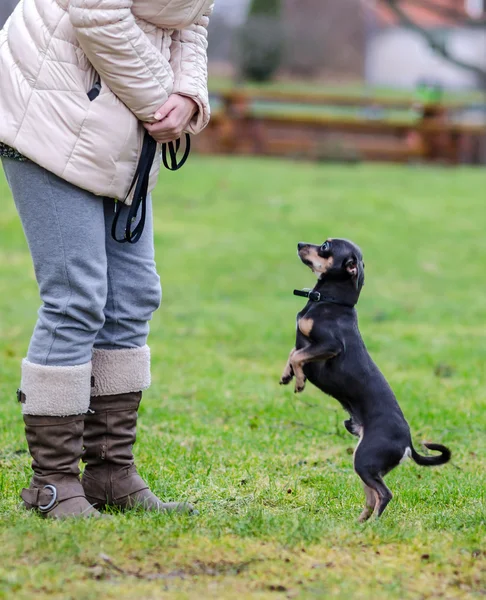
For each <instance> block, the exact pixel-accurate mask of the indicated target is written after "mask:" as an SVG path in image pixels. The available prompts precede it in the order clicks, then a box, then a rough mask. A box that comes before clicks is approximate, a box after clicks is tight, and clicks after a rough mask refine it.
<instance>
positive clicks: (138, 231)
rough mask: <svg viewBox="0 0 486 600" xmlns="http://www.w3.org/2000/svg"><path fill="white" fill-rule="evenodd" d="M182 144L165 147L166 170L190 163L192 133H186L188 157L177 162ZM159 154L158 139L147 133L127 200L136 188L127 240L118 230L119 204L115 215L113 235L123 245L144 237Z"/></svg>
mask: <svg viewBox="0 0 486 600" xmlns="http://www.w3.org/2000/svg"><path fill="white" fill-rule="evenodd" d="M180 145H181V142H180V140H177V141H176V143H175V147H174V142H168V143H167V144H162V162H163V163H164V167H165V168H166V169H169V171H177V170H178V169H180V168H181V167H183V166H184V164H185V163H186V161H187V158H188V156H189V153H190V151H191V141H190V138H189V134H187V133H186V149H185V151H184V155H183V157H182V158H181V160H180V161H179V162H177V151H178V150H179V148H180ZM167 147H168V149H169V154H170V164H169V163H168V161H167ZM156 151H157V142H156V141H155V140H154V138H153V137H152V136H151V135H150V134H149V133H148V131H146V132H145V136H144V139H143V146H142V152H141V154H140V160H139V161H138V165H137V169H136V171H135V175H134V177H133V180H132V183H131V184H130V188H129V190H128V194H127V196H126V198H125V200H126V199H127V198H128V196H129V195H130V193H131V192H132V190H133V188H135V191H134V193H133V200H132V204H131V205H130V208H129V211H128V215H127V220H126V223H125V230H124V235H123V237H120V238H119V237H117V234H116V229H117V225H118V219H119V218H120V214H121V212H122V211H121V210H119V209H118V203H116V204H115V216H114V218H113V223H112V225H111V236H112V238H113V239H114V240H115V241H116V242H119V243H120V244H124V243H125V242H128V243H129V244H136V243H137V242H138V240H139V239H140V238H141V236H142V233H143V229H144V226H145V218H146V216H147V195H148V186H149V179H150V171H151V169H152V165H153V163H154V159H155V153H156ZM140 207H141V215H140V220H139V222H138V223H137V224H136V225H135V226H134V223H135V222H136V219H137V215H138V211H139V208H140Z"/></svg>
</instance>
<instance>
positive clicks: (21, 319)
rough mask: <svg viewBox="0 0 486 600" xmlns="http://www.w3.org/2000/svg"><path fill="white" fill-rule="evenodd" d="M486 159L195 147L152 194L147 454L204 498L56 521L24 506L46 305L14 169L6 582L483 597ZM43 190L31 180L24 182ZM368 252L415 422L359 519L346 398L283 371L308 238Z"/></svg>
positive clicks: (366, 324)
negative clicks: (354, 157)
mask: <svg viewBox="0 0 486 600" xmlns="http://www.w3.org/2000/svg"><path fill="white" fill-rule="evenodd" d="M485 190H486V171H485V170H482V171H481V170H472V169H466V168H464V169H457V170H447V169H444V168H440V167H430V168H429V167H427V168H425V167H424V168H419V167H402V166H382V165H358V166H339V165H325V164H320V165H311V164H305V163H291V162H279V161H265V160H260V159H259V160H257V159H239V158H201V157H192V158H191V160H190V164H188V166H187V167H185V168H184V169H183V170H182V171H181V172H179V173H177V174H173V173H163V174H162V177H161V180H160V184H159V186H158V188H157V191H156V193H155V205H156V209H155V210H156V216H155V219H156V222H155V231H156V233H155V235H156V245H157V263H158V268H159V271H160V274H161V277H162V282H163V286H164V301H163V305H162V308H161V309H160V310H159V311H158V313H157V314H156V316H155V318H154V320H153V322H152V333H151V340H150V345H151V348H152V354H153V386H152V388H151V389H150V390H149V391H148V392H147V393H146V394H145V396H144V401H143V405H142V409H141V417H140V428H139V442H138V443H137V445H136V447H135V449H136V455H137V459H138V463H139V467H140V471H141V472H142V474H143V475H144V476H145V477H146V478H147V480H148V481H149V482H150V484H151V486H152V487H153V489H154V491H156V492H157V493H158V494H159V495H160V496H161V497H163V498H164V499H166V500H173V499H188V500H190V501H193V502H195V503H196V504H197V507H198V509H199V511H200V515H199V516H197V517H187V516H186V517H185V516H177V517H174V516H167V515H144V514H140V513H137V512H128V513H125V514H119V513H115V514H114V516H113V518H112V519H111V520H109V521H104V522H80V521H78V522H47V521H44V520H42V519H40V518H38V517H37V516H35V515H32V514H27V513H26V512H24V511H23V510H22V509H21V508H20V506H19V492H20V490H21V488H22V487H23V486H25V485H27V483H28V479H29V475H30V469H29V457H28V455H27V453H26V444H25V441H24V438H23V432H22V420H21V415H20V411H19V408H18V406H17V404H16V401H15V390H16V388H17V386H18V381H19V363H20V360H21V358H22V357H23V356H24V355H25V352H26V349H27V344H28V340H29V336H30V333H31V330H32V328H33V326H34V322H35V318H36V310H37V308H38V296H37V289H36V284H35V280H34V276H33V270H32V267H31V264H30V258H29V254H28V251H27V247H26V244H25V241H24V238H23V234H22V230H21V227H20V225H19V222H18V219H17V217H16V213H15V210H14V206H13V202H12V201H11V199H10V197H9V193H8V189H7V186H6V184H5V182H4V180H3V176H0V201H1V203H2V210H1V211H0V234H1V235H0V331H1V332H2V336H1V339H0V356H1V360H0V397H1V400H2V401H1V404H0V410H1V418H0V440H1V445H0V493H1V498H2V502H1V508H0V589H1V590H2V591H0V597H2V598H9V599H10V598H15V599H23V598H25V599H27V598H29V599H31V598H33V597H35V598H36V599H37V600H43V599H47V598H49V599H51V598H58V599H62V600H66V599H73V600H74V599H76V600H84V599H86V600H90V599H92V598H103V599H109V600H111V599H116V600H125V599H133V598H142V599H144V600H152V599H166V598H167V599H169V598H170V599H175V600H179V599H180V600H182V599H188V600H200V599H206V598H216V599H219V598H221V599H228V600H229V599H233V598H258V599H262V600H266V599H278V598H306V599H307V598H327V597H333V598H341V599H343V600H344V599H346V600H348V599H350V598H353V599H354V598H358V599H361V598H363V599H373V600H377V599H387V600H389V599H390V598H392V599H400V600H402V599H417V598H445V599H455V598H483V597H484V596H485V595H486V497H485V495H486V469H485V467H486V457H485V451H486V410H485V408H486V369H485V362H486V302H485V264H486V235H485V232H486V205H485V201H486V193H485ZM32 201H35V198H33V199H32ZM327 236H330V237H349V238H351V239H353V240H354V241H356V242H357V243H358V244H359V245H360V246H361V247H362V249H363V252H364V255H365V262H366V277H367V279H366V285H365V287H364V289H363V293H362V297H361V300H360V303H359V316H360V327H361V332H362V334H363V337H364V339H365V341H366V343H367V345H368V348H369V350H370V352H371V354H372V355H373V357H374V359H375V360H376V362H377V363H378V365H379V366H380V367H381V369H382V371H383V372H384V374H385V376H386V377H387V378H388V380H389V382H390V383H391V385H392V387H393V388H394V390H395V392H396V394H397V396H398V398H399V401H400V402H401V405H402V408H403V410H404V412H405V415H406V416H407V418H408V420H409V422H410V424H411V427H412V431H413V435H414V440H415V445H416V447H418V448H420V441H421V440H432V441H437V442H440V443H444V444H446V445H448V446H450V448H451V449H452V452H453V459H452V463H450V464H448V465H445V466H443V467H440V468H437V469H426V468H424V467H419V466H418V465H415V464H414V463H412V462H408V463H406V464H405V465H402V466H401V467H400V468H398V469H396V470H395V471H394V472H393V473H392V474H390V475H389V476H388V477H387V483H388V485H389V487H390V488H391V489H392V491H393V492H394V499H393V501H392V502H391V503H390V505H389V507H388V509H387V511H386V512H385V514H384V516H383V518H382V519H381V520H380V521H372V522H368V523H366V524H358V522H357V518H358V516H359V514H360V512H361V508H362V505H363V499H364V498H363V492H362V488H361V485H360V482H359V480H358V478H357V476H356V475H355V474H354V472H353V469H352V456H351V454H352V448H353V447H354V439H353V438H352V437H351V436H350V435H349V434H347V432H346V431H345V430H344V427H343V426H342V421H343V419H344V417H345V415H344V413H343V411H342V410H341V408H340V407H339V406H338V404H337V403H336V402H335V401H334V400H332V399H331V398H329V397H325V396H324V395H322V394H321V393H320V392H318V391H317V390H316V389H313V388H312V387H311V386H310V385H308V386H307V388H306V390H305V392H304V393H303V394H302V395H300V396H296V395H294V394H293V392H292V390H291V389H290V387H289V388H282V387H280V386H279V385H278V380H279V377H280V374H281V371H282V369H283V366H284V364H285V361H286V358H287V355H288V352H289V349H290V348H291V346H292V344H293V336H294V318H295V314H296V312H297V311H298V310H299V309H300V308H301V306H302V305H303V304H302V303H303V300H302V299H300V298H296V297H294V296H293V295H292V290H293V289H294V288H295V287H305V286H310V285H312V284H313V279H312V275H311V273H310V271H308V270H307V269H306V268H305V267H304V266H303V265H302V264H301V263H300V261H298V259H297V256H296V243H297V241H299V240H306V241H312V242H319V241H323V240H324V239H325V238H326V237H327Z"/></svg>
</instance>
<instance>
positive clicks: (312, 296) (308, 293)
mask: <svg viewBox="0 0 486 600" xmlns="http://www.w3.org/2000/svg"><path fill="white" fill-rule="evenodd" d="M294 296H302V298H309V300H310V301H311V302H329V303H330V304H339V305H340V306H348V307H349V308H354V304H348V303H347V302H341V301H339V300H336V298H332V297H331V296H323V295H322V294H321V292H316V291H314V290H306V289H304V290H294Z"/></svg>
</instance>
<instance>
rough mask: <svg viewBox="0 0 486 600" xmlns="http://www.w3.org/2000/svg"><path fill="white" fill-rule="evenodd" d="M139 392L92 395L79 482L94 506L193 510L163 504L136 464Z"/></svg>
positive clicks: (183, 504)
mask: <svg viewBox="0 0 486 600" xmlns="http://www.w3.org/2000/svg"><path fill="white" fill-rule="evenodd" d="M141 399H142V392H130V393H126V394H115V395H109V396H92V398H91V405H90V410H89V411H88V413H87V414H86V415H85V427H84V448H85V449H84V453H83V461H84V462H85V463H86V469H85V471H84V474H83V476H82V479H81V482H82V484H83V488H84V491H85V494H86V497H87V498H88V500H89V501H90V502H91V503H92V504H93V505H94V506H96V507H103V506H118V507H121V508H124V509H125V508H134V507H141V508H143V509H145V510H149V511H159V512H165V511H176V512H185V513H192V514H194V513H196V512H197V511H195V510H194V507H193V506H192V505H191V504H187V503H181V502H169V503H164V502H162V501H161V500H159V499H158V498H157V496H155V494H153V493H152V492H151V491H150V489H149V487H148V485H147V484H146V483H145V481H144V480H143V479H142V478H141V477H140V475H139V474H138V472H137V468H136V466H135V462H134V458H133V453H132V446H133V444H134V443H135V439H136V427H137V412H138V407H139V405H140V401H141Z"/></svg>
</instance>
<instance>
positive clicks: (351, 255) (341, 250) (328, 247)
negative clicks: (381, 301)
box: [297, 238, 364, 291]
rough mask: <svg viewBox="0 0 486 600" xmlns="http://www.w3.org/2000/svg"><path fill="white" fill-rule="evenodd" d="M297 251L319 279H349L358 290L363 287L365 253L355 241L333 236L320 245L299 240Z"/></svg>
mask: <svg viewBox="0 0 486 600" xmlns="http://www.w3.org/2000/svg"><path fill="white" fill-rule="evenodd" d="M297 253H298V255H299V258H300V260H301V261H302V262H303V263H304V264H305V265H307V266H308V267H309V268H310V269H311V270H312V272H313V273H314V274H315V275H317V278H318V279H326V280H335V281H346V280H348V281H349V282H350V283H351V284H352V285H353V287H354V288H355V289H356V290H358V291H360V290H361V288H362V287H363V284H364V262H363V254H362V252H361V250H360V249H359V247H358V246H357V245H356V244H354V243H353V242H351V241H349V240H344V239H331V238H328V239H327V240H326V241H325V242H324V243H323V244H321V245H320V246H316V245H315V244H306V243H304V242H299V244H297Z"/></svg>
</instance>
